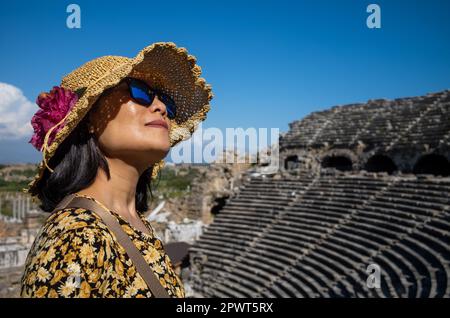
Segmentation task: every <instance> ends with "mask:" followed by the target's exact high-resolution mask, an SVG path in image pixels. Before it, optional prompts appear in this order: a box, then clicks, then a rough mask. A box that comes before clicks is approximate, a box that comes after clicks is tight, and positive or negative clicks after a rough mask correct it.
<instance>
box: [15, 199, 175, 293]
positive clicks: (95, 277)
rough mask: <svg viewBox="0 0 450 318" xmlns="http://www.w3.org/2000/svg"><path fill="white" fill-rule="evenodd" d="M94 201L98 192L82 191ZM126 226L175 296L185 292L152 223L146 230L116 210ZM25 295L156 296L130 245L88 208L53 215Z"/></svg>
mask: <svg viewBox="0 0 450 318" xmlns="http://www.w3.org/2000/svg"><path fill="white" fill-rule="evenodd" d="M77 196H80V197H85V198H88V199H90V200H93V201H95V202H96V203H98V204H100V205H101V206H103V207H104V205H102V204H101V203H100V202H99V201H97V200H96V199H95V198H93V197H89V196H86V195H78V194H77ZM109 211H110V212H111V213H112V214H113V215H114V216H115V217H116V218H117V219H118V221H119V223H120V225H121V226H122V228H123V230H124V231H125V232H126V233H127V234H128V235H129V236H130V238H131V239H132V241H133V243H134V244H135V245H136V247H137V248H138V249H139V250H140V251H141V253H142V255H143V256H144V258H145V260H146V261H147V263H148V264H149V265H150V266H151V268H152V269H153V272H154V273H155V275H157V277H158V278H159V281H160V282H161V285H162V286H163V287H164V288H165V289H166V290H167V292H168V293H169V296H171V297H179V298H182V297H184V287H183V284H182V282H181V280H180V278H179V277H178V275H177V274H176V273H175V272H174V270H173V267H172V263H171V261H170V259H169V256H168V255H167V254H166V253H165V252H164V248H163V244H162V242H161V240H159V239H158V238H157V237H156V236H155V233H154V230H153V228H152V226H151V225H150V223H149V222H148V221H147V220H146V219H145V218H144V217H143V216H141V219H142V221H143V222H144V224H145V225H147V227H148V228H149V229H150V233H151V235H149V234H147V233H144V232H142V231H140V230H138V229H136V228H135V227H133V226H132V225H131V224H130V223H128V222H127V221H126V220H125V219H124V218H122V217H121V216H120V215H119V214H117V213H116V212H114V211H111V210H109ZM21 296H22V297H140V298H144V297H153V295H152V293H151V292H150V290H149V289H148V287H147V285H146V283H145V281H144V280H143V279H142V277H141V275H140V274H139V273H138V272H137V270H136V267H135V266H134V265H133V263H132V261H131V259H130V258H129V257H128V255H127V254H126V252H125V249H124V248H123V247H122V246H121V245H120V244H119V243H118V241H117V240H116V238H115V236H114V235H113V234H111V232H110V231H109V230H108V228H107V226H106V225H105V224H104V223H103V221H102V220H101V218H100V217H99V216H98V215H97V214H95V213H94V212H92V211H90V210H86V209H84V208H65V209H61V210H59V211H56V212H55V213H53V214H51V215H50V216H49V218H48V219H47V220H46V221H45V224H44V225H43V227H42V228H41V229H40V231H39V234H38V235H37V237H36V239H35V241H34V243H33V245H32V247H31V250H30V252H29V254H28V256H27V260H26V264H25V271H24V274H23V276H22V281H21Z"/></svg>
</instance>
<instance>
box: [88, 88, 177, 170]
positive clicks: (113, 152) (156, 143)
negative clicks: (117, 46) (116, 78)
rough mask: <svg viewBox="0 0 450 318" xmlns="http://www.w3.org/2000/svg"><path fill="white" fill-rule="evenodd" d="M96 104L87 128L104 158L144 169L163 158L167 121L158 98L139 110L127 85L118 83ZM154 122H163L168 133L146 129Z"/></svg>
mask: <svg viewBox="0 0 450 318" xmlns="http://www.w3.org/2000/svg"><path fill="white" fill-rule="evenodd" d="M147 84H148V83H147ZM98 103H99V105H98V107H97V108H96V109H95V111H94V110H93V112H91V113H90V115H89V122H90V126H89V127H90V129H92V128H93V130H94V133H95V135H96V137H97V139H98V143H99V147H100V149H101V150H102V152H103V153H104V154H105V155H106V156H107V157H110V158H119V159H122V160H124V161H127V162H130V163H132V164H135V165H139V167H143V168H144V169H145V168H148V167H149V166H150V165H152V164H154V163H156V162H158V161H160V160H161V159H163V158H164V157H165V156H166V155H167V153H168V152H169V150H170V139H169V130H170V120H169V119H168V118H167V114H166V106H165V105H164V103H162V102H161V101H160V100H159V99H158V97H155V99H154V100H153V103H152V104H151V105H150V106H143V105H141V104H139V103H138V102H136V101H134V100H133V99H132V98H131V97H130V93H129V90H128V85H127V84H126V83H125V82H121V83H120V84H118V85H117V86H116V87H114V88H113V89H112V90H111V91H110V92H108V93H107V94H106V95H104V96H102V97H100V99H99V101H98ZM154 120H164V121H165V122H166V123H167V125H168V127H169V129H166V128H163V127H161V126H149V125H146V124H147V123H149V122H151V121H154Z"/></svg>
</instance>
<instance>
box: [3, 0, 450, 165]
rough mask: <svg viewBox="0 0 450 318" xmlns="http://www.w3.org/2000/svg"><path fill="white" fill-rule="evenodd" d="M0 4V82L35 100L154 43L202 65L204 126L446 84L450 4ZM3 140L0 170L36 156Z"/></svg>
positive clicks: (280, 118) (257, 122) (287, 118)
mask: <svg viewBox="0 0 450 318" xmlns="http://www.w3.org/2000/svg"><path fill="white" fill-rule="evenodd" d="M0 3H1V4H0V39H1V50H0V70H1V71H0V82H1V83H7V84H10V85H13V86H14V87H16V88H18V89H20V90H21V91H22V93H23V95H24V97H25V98H26V99H27V100H29V101H31V103H34V101H35V98H36V96H37V95H38V94H39V92H41V91H48V90H49V89H51V87H52V86H53V85H58V84H59V82H60V80H61V77H62V76H63V75H65V74H67V73H69V72H70V71H71V70H73V69H74V68H76V67H78V66H80V65H81V64H83V63H85V62H87V61H88V60H90V59H93V58H96V57H99V56H103V55H123V56H128V57H133V56H135V55H136V53H137V52H138V51H139V50H140V49H141V48H143V47H145V46H147V45H149V44H151V43H153V42H156V41H172V42H175V43H176V44H177V45H179V46H184V47H186V48H187V49H188V51H189V53H191V54H193V55H195V56H196V57H197V59H198V63H199V65H200V66H201V67H202V69H203V76H204V77H205V78H206V80H207V81H208V82H209V83H211V85H212V87H213V91H214V94H215V98H214V99H213V101H212V110H211V111H210V113H209V115H208V119H207V121H206V122H205V124H204V126H203V127H205V128H207V127H218V128H220V129H225V128H226V127H243V128H248V127H257V128H259V127H266V128H272V127H278V128H279V129H280V131H287V129H288V123H289V122H292V121H293V120H296V119H300V118H302V117H304V116H305V115H307V114H308V113H310V112H312V111H316V110H321V109H325V108H329V107H331V106H334V105H339V104H346V103H354V102H365V101H367V100H368V99H371V98H397V97H406V96H416V95H423V94H426V93H428V92H435V91H440V90H444V89H449V88H450V41H449V39H450V1H445V0H443V1H406V0H405V1H400V0H389V1H375V0H373V1H361V0H341V1H333V0H329V1H325V0H315V1H312V0H311V1H298V0H297V1H283V0H277V1H264V0H259V1H253V0H251V1H250V0H241V1H234V0H233V1H195V0H193V1H186V0H185V1H138V0H134V1H128V2H127V1H98V0H97V1H78V0H74V1H56V0H54V1H43V0H41V1H7V2H6V1H1V2H0ZM70 3H76V4H78V5H79V6H80V7H81V26H82V27H81V29H68V28H67V27H66V18H67V16H68V15H69V14H68V13H66V7H67V5H68V4H70ZM370 3H376V4H378V5H380V7H381V26H382V27H381V29H368V28H367V26H366V19H367V16H368V15H369V13H367V12H366V7H367V5H368V4H370ZM0 98H1V96H0ZM4 104H5V103H3V107H6V106H5V105H4ZM34 106H35V107H36V109H37V106H36V105H34ZM28 109H29V107H28ZM36 109H33V113H34V111H35V110H36ZM0 111H1V109H0ZM10 112H11V110H10ZM0 114H1V113H0ZM22 118H23V116H22ZM30 119H31V116H30ZM0 129H1V119H0ZM0 131H1V130H0ZM30 136H31V134H30ZM1 137H2V136H0V162H16V161H24V162H37V161H38V160H39V159H40V153H38V152H37V151H36V150H35V149H34V148H33V147H32V146H31V145H30V144H28V143H27V141H28V140H29V137H28V138H24V137H23V136H22V137H21V138H19V139H11V138H1ZM3 137H4V136H3Z"/></svg>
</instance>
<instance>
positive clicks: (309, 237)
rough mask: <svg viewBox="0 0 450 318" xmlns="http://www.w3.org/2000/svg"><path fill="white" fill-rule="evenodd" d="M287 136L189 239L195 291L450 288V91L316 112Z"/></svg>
mask: <svg viewBox="0 0 450 318" xmlns="http://www.w3.org/2000/svg"><path fill="white" fill-rule="evenodd" d="M279 147H280V159H281V160H280V170H279V172H278V173H276V174H275V175H262V176H250V175H249V176H248V177H247V178H246V179H245V182H244V183H243V184H242V186H241V187H240V190H239V191H238V192H237V193H236V194H235V195H234V196H232V197H230V198H229V199H228V200H227V202H226V204H225V205H224V207H223V208H222V210H221V211H220V212H219V213H218V214H217V215H216V216H215V218H214V221H213V222H212V223H211V224H210V225H209V226H208V228H207V229H206V230H205V232H204V234H203V235H202V236H201V237H200V239H199V240H198V241H197V242H196V244H195V245H194V246H193V247H192V248H191V250H190V261H191V270H192V275H191V277H192V286H193V289H194V290H195V292H196V294H197V296H204V297H413V298H415V297H449V296H450V197H449V192H450V178H449V174H450V163H449V160H450V91H448V90H447V91H443V92H439V93H433V94H428V95H426V96H421V97H411V98H402V99H395V100H370V101H368V102H367V103H365V104H352V105H344V106H336V107H333V108H331V109H328V110H325V111H320V112H314V113H312V114H310V115H308V116H307V117H305V118H304V119H302V120H300V121H295V122H293V123H291V124H290V130H289V132H287V133H286V134H285V135H283V136H282V137H281V138H280V145H279ZM370 264H376V265H377V266H378V268H379V269H380V270H381V271H380V275H379V278H380V282H379V283H380V284H379V286H376V288H373V287H374V286H371V285H370V284H368V276H369V273H368V271H367V268H368V266H369V265H370Z"/></svg>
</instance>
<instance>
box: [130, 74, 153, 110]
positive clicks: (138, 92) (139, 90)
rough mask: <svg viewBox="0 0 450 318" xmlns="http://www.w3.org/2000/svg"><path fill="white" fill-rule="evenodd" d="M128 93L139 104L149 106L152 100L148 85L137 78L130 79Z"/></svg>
mask: <svg viewBox="0 0 450 318" xmlns="http://www.w3.org/2000/svg"><path fill="white" fill-rule="evenodd" d="M129 87H130V94H131V97H132V98H133V99H135V100H136V101H137V102H138V103H139V104H141V105H144V106H150V105H151V104H152V102H153V98H154V94H152V93H151V91H150V89H149V87H148V86H147V85H146V84H144V83H142V82H140V81H137V80H132V81H131V82H130V84H129Z"/></svg>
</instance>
